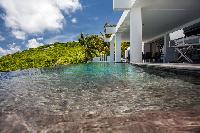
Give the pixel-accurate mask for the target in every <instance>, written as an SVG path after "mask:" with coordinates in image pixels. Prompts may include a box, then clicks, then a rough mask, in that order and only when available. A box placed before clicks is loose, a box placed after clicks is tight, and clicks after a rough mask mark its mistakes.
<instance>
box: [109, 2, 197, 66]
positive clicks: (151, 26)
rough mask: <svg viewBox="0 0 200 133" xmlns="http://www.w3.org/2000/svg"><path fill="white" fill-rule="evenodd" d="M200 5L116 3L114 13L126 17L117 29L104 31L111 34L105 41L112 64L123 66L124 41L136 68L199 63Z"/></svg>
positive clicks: (127, 53) (122, 17)
mask: <svg viewBox="0 0 200 133" xmlns="http://www.w3.org/2000/svg"><path fill="white" fill-rule="evenodd" d="M199 5H200V1H199V0H175V1H174V0H113V9H114V10H116V11H123V14H122V16H121V18H120V20H119V22H118V23H117V26H116V27H113V26H110V27H109V26H108V27H106V30H105V31H106V34H112V35H111V37H110V38H107V39H105V41H106V42H109V43H110V62H121V42H122V41H123V42H130V48H129V49H128V50H127V51H126V54H125V55H126V57H124V58H127V59H129V61H130V63H133V64H140V65H144V64H143V63H144V62H148V64H149V63H185V62H186V63H191V64H194V63H195V64H197V63H199V62H200V8H199ZM141 63H142V64H141ZM161 65H162V64H161ZM165 65H166V64H165ZM168 65H172V64H168ZM174 66H175V65H174ZM185 67H192V68H193V65H185ZM195 67H198V65H195ZM198 68H199V67H198ZM199 69H200V68H199Z"/></svg>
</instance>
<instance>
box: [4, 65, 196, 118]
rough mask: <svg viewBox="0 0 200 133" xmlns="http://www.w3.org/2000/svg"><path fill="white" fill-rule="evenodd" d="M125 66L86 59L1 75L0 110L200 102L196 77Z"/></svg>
mask: <svg viewBox="0 0 200 133" xmlns="http://www.w3.org/2000/svg"><path fill="white" fill-rule="evenodd" d="M157 73H158V74H159V75H157V74H155V73H154V72H151V74H150V73H148V72H146V71H144V70H143V69H141V68H138V67H135V66H132V65H129V64H109V63H89V64H80V65H69V66H63V67H57V68H46V69H30V70H23V71H16V72H9V73H1V74H0V109H1V112H20V111H26V110H27V111H31V110H40V111H43V112H47V113H48V112H49V113H58V114H68V113H73V112H80V113H84V112H91V111H92V112H102V114H103V115H120V114H126V113H132V112H137V111H141V110H167V109H171V108H184V107H188V106H195V105H200V85H199V83H200V80H199V79H197V78H189V77H185V78H183V77H182V76H181V79H180V77H178V76H176V75H173V74H169V73H164V72H157Z"/></svg>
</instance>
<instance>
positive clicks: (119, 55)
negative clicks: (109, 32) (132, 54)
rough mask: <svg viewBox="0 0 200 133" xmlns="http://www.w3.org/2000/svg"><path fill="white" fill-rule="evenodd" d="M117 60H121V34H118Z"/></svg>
mask: <svg viewBox="0 0 200 133" xmlns="http://www.w3.org/2000/svg"><path fill="white" fill-rule="evenodd" d="M115 62H121V34H119V33H117V34H116V44H115Z"/></svg>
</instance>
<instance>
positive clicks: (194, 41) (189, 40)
mask: <svg viewBox="0 0 200 133" xmlns="http://www.w3.org/2000/svg"><path fill="white" fill-rule="evenodd" d="M189 45H200V36H191V37H184V38H180V39H176V40H172V41H170V47H184V46H189Z"/></svg>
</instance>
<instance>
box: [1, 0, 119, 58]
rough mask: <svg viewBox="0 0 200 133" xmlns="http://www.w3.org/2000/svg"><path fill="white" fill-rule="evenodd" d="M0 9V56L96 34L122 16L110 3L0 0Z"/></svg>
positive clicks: (106, 0)
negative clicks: (106, 23)
mask: <svg viewBox="0 0 200 133" xmlns="http://www.w3.org/2000/svg"><path fill="white" fill-rule="evenodd" d="M27 2H28V3H27ZM0 7H1V8H0V56H2V55H5V54H8V53H13V52H16V51H18V50H24V49H28V48H31V47H36V46H40V45H44V44H48V43H52V42H56V41H60V42H67V41H72V40H76V39H77V36H78V35H79V34H80V33H81V32H83V33H87V34H99V33H100V32H103V26H104V24H105V22H108V23H111V24H116V23H117V22H118V20H119V18H120V16H121V14H122V13H121V12H114V11H113V9H112V0H42V1H41V0H18V1H17V2H16V0H0Z"/></svg>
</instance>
